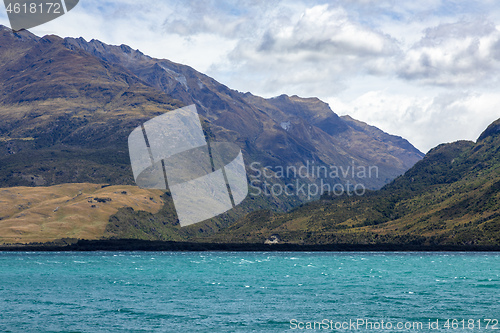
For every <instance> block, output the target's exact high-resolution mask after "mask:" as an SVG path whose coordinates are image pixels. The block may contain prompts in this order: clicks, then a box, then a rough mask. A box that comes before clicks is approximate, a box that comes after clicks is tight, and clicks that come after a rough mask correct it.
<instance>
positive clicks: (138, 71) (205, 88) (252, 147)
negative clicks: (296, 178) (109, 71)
mask: <svg viewBox="0 0 500 333" xmlns="http://www.w3.org/2000/svg"><path fill="white" fill-rule="evenodd" d="M65 45H67V47H68V48H70V49H83V50H85V51H87V52H89V53H91V54H93V55H94V56H96V57H98V58H100V59H102V60H104V61H106V62H109V63H113V64H119V65H120V66H123V67H126V68H127V69H128V70H130V71H131V72H133V73H134V74H135V75H137V77H139V78H141V79H142V80H143V81H144V82H147V83H148V84H149V85H151V86H153V87H156V88H157V89H159V90H161V91H164V92H166V93H167V94H168V95H169V96H172V97H173V98H176V99H178V100H180V101H182V102H183V103H184V104H186V105H188V104H196V105H197V107H198V109H199V110H200V112H201V113H202V115H203V117H204V118H206V119H208V120H209V127H210V130H211V133H212V134H213V135H214V139H216V140H219V141H226V140H227V141H232V142H237V143H239V144H240V147H241V148H242V149H243V150H244V151H245V153H246V154H247V157H248V160H249V161H258V162H259V163H261V164H262V166H267V165H269V166H272V167H276V166H283V167H286V166H289V165H295V166H297V167H299V166H301V165H304V164H305V163H306V161H310V162H314V163H317V164H319V165H342V166H347V165H351V164H352V162H353V161H354V163H355V164H356V165H365V166H368V165H377V166H378V168H379V177H377V178H372V179H365V180H364V182H365V185H366V186H367V187H368V188H373V189H375V188H380V187H382V186H383V185H384V184H386V183H387V182H389V181H390V180H392V179H393V178H395V177H396V176H398V175H400V174H402V173H403V172H404V171H406V170H407V169H408V168H409V167H411V166H412V165H413V164H415V162H417V161H418V160H420V159H421V158H422V157H423V154H422V153H421V152H419V151H418V150H417V149H415V148H414V147H413V146H411V144H409V143H408V142H407V141H406V140H404V139H402V138H398V137H395V136H391V135H388V134H385V135H380V133H377V134H376V135H373V132H370V131H366V130H360V129H359V126H358V127H356V126H352V125H351V124H352V123H353V121H346V120H345V119H343V118H339V117H338V116H337V115H336V114H335V113H334V112H332V110H331V109H330V108H329V107H328V105H327V104H326V103H324V102H322V101H320V100H319V99H317V98H308V99H303V98H299V97H297V96H293V97H288V96H285V95H283V96H280V97H277V98H272V99H267V100H266V99H263V98H260V97H257V96H254V95H252V94H250V93H246V94H243V93H240V92H237V91H234V90H231V89H229V88H228V87H226V86H224V85H222V84H220V83H218V82H217V81H215V80H214V79H212V78H210V77H208V76H206V75H204V74H201V73H199V72H197V71H195V70H194V69H192V68H190V67H188V66H185V65H180V64H176V63H173V62H171V61H168V60H164V59H154V58H151V57H148V56H146V55H144V54H142V53H141V52H140V51H138V50H132V49H131V48H130V47H128V46H125V45H121V46H111V45H106V44H104V43H101V42H100V41H97V40H92V41H90V42H86V41H85V40H84V39H83V38H78V39H74V38H66V39H65ZM379 132H381V131H379ZM382 133H383V132H382ZM340 178H342V177H340Z"/></svg>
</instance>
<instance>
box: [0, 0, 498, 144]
mask: <svg viewBox="0 0 500 333" xmlns="http://www.w3.org/2000/svg"><path fill="white" fill-rule="evenodd" d="M0 23H1V24H4V25H7V26H9V23H8V19H7V17H6V12H5V9H4V8H2V10H1V11H0ZM31 31H32V32H33V33H35V34H37V35H40V36H42V35H46V34H57V35H59V36H63V37H66V36H72V37H80V36H82V37H84V38H85V39H87V40H91V39H93V38H94V39H99V40H101V41H103V42H105V43H109V44H118V45H119V44H127V45H130V46H131V47H133V48H134V49H139V50H141V51H142V52H144V53H146V54H148V55H150V56H153V57H157V58H166V59H170V60H172V61H175V62H179V63H183V64H187V65H190V66H192V67H194V68H195V69H197V70H198V71H201V72H203V73H205V74H208V75H209V76H211V77H213V78H215V79H217V80H218V81H219V82H221V83H223V84H225V85H227V86H229V87H230V88H233V89H237V90H239V91H243V92H246V91H250V92H252V93H254V94H256V95H261V96H264V97H272V96H276V95H280V94H283V93H285V94H288V95H299V96H302V97H311V96H316V97H319V98H321V99H322V100H323V101H325V102H327V103H329V105H330V107H331V108H332V110H333V111H334V112H336V113H337V114H339V115H345V114H348V115H351V116H352V117H354V118H356V119H359V120H362V121H365V122H367V123H369V124H372V125H375V126H377V127H379V128H381V129H383V130H384V131H386V132H389V133H391V134H396V135H400V136H403V137H405V138H407V139H408V140H409V141H410V142H411V143H413V144H414V145H415V146H416V147H417V148H419V149H420V150H422V151H423V152H427V151H428V150H429V149H430V148H432V147H434V146H436V145H437V144H439V143H443V142H451V141H455V140H460V139H467V140H475V139H476V138H477V137H478V136H479V134H480V133H481V132H482V130H484V129H485V127H486V126H487V125H488V124H489V123H491V122H492V121H493V120H495V119H498V118H500V93H499V92H500V86H499V75H500V3H499V2H498V1H496V0H482V1H475V0H467V1H466V0H463V1H462V0H449V1H444V0H420V1H414V0H410V1H405V0H339V1H319V0H291V1H280V0H253V1H250V0H220V1H219V0H212V1H199V0H186V1H180V0H165V1H163V0H141V1H137V0H80V3H79V4H78V6H77V7H75V9H73V10H72V11H71V12H69V13H68V14H67V15H65V16H63V17H61V18H58V19H56V20H54V21H52V22H49V23H47V24H44V25H42V26H39V27H36V28H34V29H32V30H31Z"/></svg>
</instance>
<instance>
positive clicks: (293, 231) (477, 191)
mask: <svg viewBox="0 0 500 333" xmlns="http://www.w3.org/2000/svg"><path fill="white" fill-rule="evenodd" d="M499 129H500V119H499V120H497V121H495V122H494V123H493V124H491V125H490V126H489V127H488V129H487V130H486V131H484V132H483V134H482V135H481V136H480V137H479V139H478V141H477V142H476V143H473V142H468V141H459V142H455V143H451V144H443V145H440V146H438V147H436V148H434V149H432V150H431V151H430V152H429V153H428V154H427V155H426V156H425V158H424V159H423V160H422V161H420V162H418V163H417V164H415V166H413V167H412V168H411V169H410V170H408V171H407V172H406V173H405V174H404V175H403V176H401V177H398V178H397V179H396V180H394V181H393V182H392V183H390V184H388V185H386V186H385V187H384V188H383V189H381V190H380V191H377V192H371V193H368V194H367V195H365V196H356V195H352V196H347V195H344V196H341V197H336V196H323V198H322V199H323V200H320V201H318V202H314V203H311V204H307V205H304V206H301V207H299V208H297V209H295V210H293V211H292V212H290V213H288V214H281V215H278V214H273V213H271V212H269V211H259V212H255V213H253V214H249V215H248V216H247V217H245V219H243V220H241V221H239V222H238V223H236V224H234V225H232V226H231V227H229V228H227V229H226V230H224V231H223V232H222V233H220V234H218V235H217V236H216V237H215V238H213V239H212V240H213V241H217V242H220V241H225V242H242V241H245V242H264V241H265V240H266V239H267V238H269V237H271V236H273V237H272V238H273V239H280V240H281V241H282V242H291V243H305V244H326V243H350V244H377V243H395V244H415V245H435V244H454V245H473V244H474V245H499V244H500V130H499Z"/></svg>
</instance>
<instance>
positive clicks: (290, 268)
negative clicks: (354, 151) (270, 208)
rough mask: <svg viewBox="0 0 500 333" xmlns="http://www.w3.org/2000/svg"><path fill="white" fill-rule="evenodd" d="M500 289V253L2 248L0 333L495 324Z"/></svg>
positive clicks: (491, 327) (473, 328)
mask: <svg viewBox="0 0 500 333" xmlns="http://www.w3.org/2000/svg"><path fill="white" fill-rule="evenodd" d="M499 291H500V255H499V254H497V253H493V254H492V253H489V254H484V253H468V254H463V253H457V254H452V253H262V252H260V253H236V252H208V253H194V252H188V253H172V252H149V253H148V252H119V253H117V252H92V253H45V252H37V253H24V252H23V253H21V252H15V253H8V252H0V331H2V332H287V331H288V332H299V331H302V332H304V331H309V332H310V331H314V330H313V329H307V328H308V327H311V328H316V331H332V328H333V331H345V332H347V331H358V332H441V331H447V332H477V331H481V332H483V331H484V332H495V331H497V330H496V329H500V324H497V325H495V321H494V320H500V293H499ZM447 319H456V321H455V322H453V321H451V320H450V321H449V322H448V323H449V326H450V327H449V328H446V327H445V325H446V320H447ZM462 319H463V320H464V322H462ZM488 319H493V320H490V321H488ZM360 320H362V321H363V323H364V324H362V325H359V326H358V325H357V324H361V323H362V322H361V321H360ZM436 320H438V322H437V323H438V325H439V329H434V330H430V329H429V327H428V325H429V321H430V322H431V323H436ZM314 321H316V322H322V325H319V324H318V323H317V324H316V326H314ZM382 321H383V322H384V324H383V325H382V326H380V325H381V322H382ZM308 322H309V325H313V326H307V325H308ZM367 322H370V324H367ZM471 322H472V324H471ZM353 323H355V324H356V325H353ZM377 323H378V325H379V326H377ZM389 323H390V324H391V326H392V328H388V324H389ZM398 323H401V324H402V325H406V327H410V326H408V325H415V323H417V326H413V327H412V328H411V329H404V327H403V329H401V330H398V329H397V327H396V325H398ZM418 323H421V324H422V328H419V326H418ZM347 324H349V326H346V325H347ZM455 324H456V325H455ZM487 324H488V327H486V325H487ZM335 325H337V326H335ZM342 325H343V326H342ZM370 325H371V326H370ZM384 325H385V326H384ZM479 325H481V327H479ZM327 326H328V327H327ZM342 327H343V328H342ZM463 327H465V328H463ZM300 328H304V329H300ZM336 328H337V329H336ZM413 328H415V329H413ZM495 328H496V329H495Z"/></svg>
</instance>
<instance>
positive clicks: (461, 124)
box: [328, 90, 500, 152]
mask: <svg viewBox="0 0 500 333" xmlns="http://www.w3.org/2000/svg"><path fill="white" fill-rule="evenodd" d="M328 102H329V104H330V106H331V107H332V108H333V109H334V110H336V112H338V113H339V114H349V115H351V116H352V117H354V118H357V119H360V120H362V121H365V122H367V123H369V124H372V125H374V126H377V127H379V128H381V129H384V130H385V131H387V132H389V133H392V134H396V135H400V136H403V137H405V138H411V142H412V143H413V144H414V145H415V146H416V147H417V148H419V149H420V150H421V151H423V152H427V151H428V150H429V149H431V148H433V147H434V146H436V145H438V144H439V143H445V142H453V141H457V140H472V141H475V140H476V139H477V138H478V137H479V134H480V133H481V132H482V131H484V130H485V129H486V127H487V126H488V125H489V124H490V123H491V122H492V121H494V120H496V119H498V118H499V117H500V115H499V112H498V107H499V106H500V95H498V94H496V93H473V92H467V91H455V92H441V93H438V94H437V95H436V96H432V95H429V96H412V95H406V94H393V93H390V92H387V91H383V90H374V91H370V92H367V93H365V94H363V95H361V96H359V97H357V98H355V99H353V100H351V101H347V102H346V101H342V100H341V99H338V98H332V99H330V100H329V101H328ZM367 110H369V112H367Z"/></svg>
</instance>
